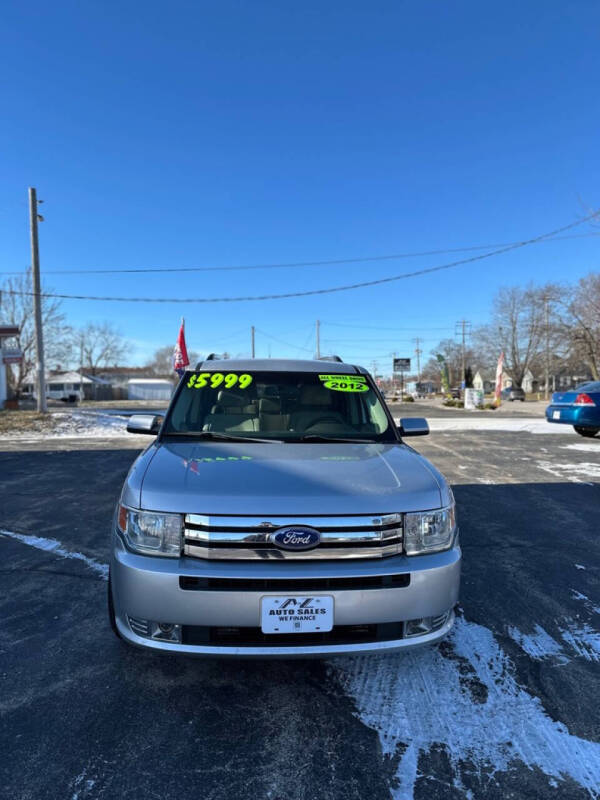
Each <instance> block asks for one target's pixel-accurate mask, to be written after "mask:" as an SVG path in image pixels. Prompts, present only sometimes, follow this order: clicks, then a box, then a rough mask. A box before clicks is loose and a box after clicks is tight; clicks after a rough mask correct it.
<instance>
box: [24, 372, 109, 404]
mask: <svg viewBox="0 0 600 800" xmlns="http://www.w3.org/2000/svg"><path fill="white" fill-rule="evenodd" d="M94 383H95V380H94V379H93V378H88V377H87V376H86V375H81V373H79V372H52V371H50V372H48V373H46V397H48V398H49V399H51V400H63V401H65V402H75V401H80V400H83V399H84V397H85V398H87V397H90V396H91V394H92V391H91V390H92V387H93V385H94ZM21 396H22V397H24V398H27V397H31V398H34V397H35V396H36V383H35V377H34V376H33V375H28V376H27V377H26V378H25V383H24V384H23V390H22V392H21Z"/></svg>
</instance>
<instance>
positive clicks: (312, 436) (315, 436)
mask: <svg viewBox="0 0 600 800" xmlns="http://www.w3.org/2000/svg"><path fill="white" fill-rule="evenodd" d="M293 441H296V442H341V443H344V444H376V442H375V439H350V438H349V437H343V436H322V435H321V434H319V433H307V434H305V435H304V436H301V437H300V438H299V439H294V440H293Z"/></svg>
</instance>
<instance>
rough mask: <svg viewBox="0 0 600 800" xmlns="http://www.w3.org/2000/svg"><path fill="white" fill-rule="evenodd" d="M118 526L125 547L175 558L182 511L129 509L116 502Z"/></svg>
mask: <svg viewBox="0 0 600 800" xmlns="http://www.w3.org/2000/svg"><path fill="white" fill-rule="evenodd" d="M118 527H119V530H120V531H121V533H122V534H123V536H124V538H125V541H126V543H127V545H128V547H129V548H130V549H131V550H134V551H135V552H136V553H142V554H144V555H155V556H170V557H171V558H177V557H178V556H179V555H180V553H181V544H182V541H181V539H182V537H181V533H182V529H183V517H182V516H181V514H156V513H154V512H153V511H132V510H131V509H130V508H125V506H119V517H118Z"/></svg>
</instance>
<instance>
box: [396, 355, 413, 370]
mask: <svg viewBox="0 0 600 800" xmlns="http://www.w3.org/2000/svg"><path fill="white" fill-rule="evenodd" d="M394 372H410V358H395V359H394Z"/></svg>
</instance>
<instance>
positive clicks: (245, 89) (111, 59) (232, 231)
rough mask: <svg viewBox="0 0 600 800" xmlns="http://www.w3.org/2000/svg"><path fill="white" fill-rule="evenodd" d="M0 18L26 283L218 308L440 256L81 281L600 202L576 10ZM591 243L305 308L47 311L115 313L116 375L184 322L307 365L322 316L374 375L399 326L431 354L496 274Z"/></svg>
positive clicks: (6, 172)
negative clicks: (35, 271) (34, 272)
mask: <svg viewBox="0 0 600 800" xmlns="http://www.w3.org/2000/svg"><path fill="white" fill-rule="evenodd" d="M7 6H8V4H5V5H4V7H3V12H2V26H1V29H0V31H1V32H0V53H1V56H0V59H1V63H2V75H3V83H2V90H1V92H2V95H1V97H2V112H3V113H2V123H1V125H0V152H1V153H2V180H1V181H0V271H2V272H6V271H11V270H19V269H21V268H24V267H26V266H27V265H28V264H29V243H28V219H27V187H28V186H31V185H33V186H36V187H37V189H38V194H39V196H40V197H41V198H43V199H44V200H45V203H44V206H43V207H42V209H41V210H42V212H43V214H44V216H45V218H46V221H45V222H44V223H43V224H42V225H41V227H40V242H41V264H42V273H43V274H44V273H51V272H52V271H54V270H61V269H81V270H83V271H84V272H83V274H81V275H68V276H67V275H62V276H61V275H58V274H54V275H52V274H47V275H46V277H45V278H44V282H45V284H46V285H47V286H52V287H53V288H54V289H56V290H57V291H59V292H64V293H74V294H92V295H98V294H100V295H119V296H128V297H129V296H148V297H160V296H161V295H162V296H176V297H177V296H181V297H190V296H195V297H198V296H202V297H216V296H232V295H248V294H264V293H279V292H287V291H302V290H305V289H312V288H321V287H329V286H336V285H341V284H347V283H354V282H360V281H362V280H370V279H374V278H378V277H385V276H387V275H395V274H399V273H402V272H405V271H411V270H414V269H418V268H420V267H429V266H433V265H435V264H439V263H444V262H445V261H451V260H453V259H454V258H456V257H457V256H443V255H439V256H429V257H418V258H413V259H404V260H398V261H380V262H371V263H360V264H344V265H335V266H314V267H303V268H293V269H292V268H290V269H272V270H266V269H265V270H255V271H239V272H236V271H227V272H221V273H219V272H204V273H188V274H185V273H184V274H177V273H173V274H166V275H164V274H163V275H137V276H121V275H118V276H117V275H91V274H88V275H86V274H85V271H86V270H92V269H99V268H119V267H127V268H136V267H166V266H172V267H191V266H221V265H229V266H235V265H246V264H255V263H280V262H289V261H292V262H293V261H310V260H322V259H339V258H346V257H347V258H352V257H359V256H369V255H378V254H386V253H403V252H413V251H422V250H431V249H436V248H456V247H463V246H470V245H478V244H488V243H492V244H494V243H500V242H508V241H513V240H517V239H522V238H529V237H530V236H534V235H537V234H540V233H543V232H545V231H548V230H551V229H553V228H556V227H559V226H560V225H563V224H566V223H568V222H570V221H572V220H574V219H576V218H577V217H578V216H581V215H583V213H584V211H585V207H592V206H593V207H598V206H600V191H599V184H598V174H599V172H598V166H599V160H600V148H599V147H598V130H599V128H600V105H599V92H598V83H597V76H598V68H599V66H600V64H599V61H600V58H599V54H600V7H599V6H598V4H597V2H595V0H589V1H584V0H581V1H578V0H574V1H573V2H570V3H564V2H558V0H551V2H548V1H547V0H546V1H545V2H542V1H541V0H540V1H538V0H530V1H529V2H527V3H523V2H511V1H509V2H504V3H495V4H492V3H481V2H475V1H474V0H473V1H471V0H469V1H467V0H456V1H455V2H439V0H435V2H433V0H423V2H419V3H408V2H369V3H366V2H353V1H352V0H344V2H336V1H335V0H331V1H330V2H328V3H316V2H308V3H303V4H299V3H298V4H291V3H275V2H260V1H256V0H255V1H254V2H252V3H250V2H230V0H221V2H219V3H207V2H178V1H176V2H171V3H169V4H165V3H158V2H153V1H152V2H145V3H141V2H138V3H133V2H122V3H116V2H102V3H100V2H93V1H91V0H87V2H85V3H80V2H63V1H62V0H58V2H56V3H53V4H48V3H45V2H44V3H42V2H37V0H34V1H33V2H32V3H29V4H27V6H24V5H22V4H17V3H13V4H10V6H9V7H7ZM581 230H582V232H586V231H589V230H590V228H589V227H585V226H584V227H583V228H582V229H581ZM599 246H600V238H594V237H589V238H577V239H570V240H566V241H560V242H555V243H546V244H539V245H534V246H532V247H529V248H526V249H523V250H521V251H518V252H514V253H510V254H506V255H503V256H500V257H498V258H495V259H489V260H488V261H484V262H481V263H480V264H474V265H468V266H465V267H458V268H457V269H454V270H449V271H447V272H441V273H434V274H432V275H426V276H423V277H418V278H412V279H409V280H403V281H399V282H396V283H391V284H387V285H383V286H380V287H373V288H367V289H362V290H359V291H352V292H343V293H338V294H331V295H324V296H321V297H308V298H298V299H287V300H279V301H263V302H252V303H231V304H222V303H215V304H202V305H191V304H185V305H172V304H165V305H140V304H120V303H119V304H116V303H101V302H91V301H85V302H84V301H79V302H77V301H65V302H64V311H65V313H66V314H67V316H68V319H69V321H70V322H71V323H72V324H74V325H81V324H84V323H85V322H87V321H104V320H109V321H111V322H114V323H116V324H117V325H118V326H119V328H120V329H121V331H122V333H123V334H124V335H125V336H126V337H127V338H128V339H129V340H130V341H131V350H130V361H132V362H138V363H139V362H143V360H144V359H145V357H147V356H148V355H149V354H150V353H151V352H152V351H153V349H155V348H157V347H160V346H162V345H165V344H171V343H172V342H174V340H175V337H176V333H177V328H178V321H179V317H180V316H181V315H184V316H185V318H186V328H187V338H188V347H192V348H195V349H198V350H200V351H204V352H206V351H207V350H218V351H220V350H223V349H227V350H229V351H230V352H232V353H234V354H235V353H247V352H248V350H249V346H250V333H249V329H250V326H251V325H253V324H254V325H255V326H256V327H257V328H258V330H259V333H257V355H259V356H266V355H268V354H269V352H270V353H271V355H273V356H277V355H286V356H301V355H310V353H311V352H312V351H313V349H314V323H315V320H316V319H317V318H320V319H321V320H322V321H323V324H322V341H323V346H322V349H323V350H325V351H334V352H339V353H340V354H341V355H342V356H344V357H348V358H350V359H352V360H354V361H358V362H361V363H365V364H366V365H368V366H370V365H371V362H372V360H373V359H374V358H376V359H377V361H378V367H379V369H380V370H383V371H384V372H385V371H389V368H390V356H389V354H390V353H391V352H393V351H397V353H398V355H404V356H407V355H411V353H412V351H413V349H414V344H412V342H411V340H412V339H413V337H416V336H420V337H421V338H422V339H424V340H425V341H424V349H425V351H427V350H428V349H429V348H430V347H432V346H433V345H434V344H435V343H436V342H437V341H439V339H440V338H443V337H445V336H452V335H453V334H454V327H455V325H454V323H455V321H456V320H457V319H460V318H463V317H464V318H466V319H469V320H471V321H472V322H473V324H474V325H476V324H478V323H481V322H485V321H486V318H487V314H488V312H489V308H490V303H491V300H492V297H493V295H494V292H495V291H496V290H497V288H498V287H500V286H502V285H510V284H519V283H521V284H522V283H526V282H528V281H530V280H532V281H535V282H543V281H546V280H573V281H574V280H576V279H577V278H579V277H581V276H582V275H584V274H587V273H589V272H591V271H595V270H597V268H598V266H597V254H598V248H599ZM466 255H469V254H466ZM0 277H1V276H0ZM378 327H379V328H382V330H377V328H378ZM387 329H389V330H387ZM265 334H268V335H269V336H271V337H274V338H268V336H267V335H265ZM277 340H279V341H277ZM269 348H270V350H269ZM303 348H304V349H303Z"/></svg>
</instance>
